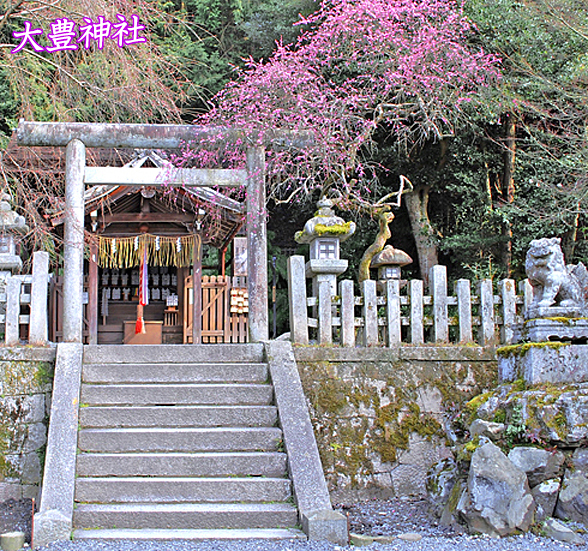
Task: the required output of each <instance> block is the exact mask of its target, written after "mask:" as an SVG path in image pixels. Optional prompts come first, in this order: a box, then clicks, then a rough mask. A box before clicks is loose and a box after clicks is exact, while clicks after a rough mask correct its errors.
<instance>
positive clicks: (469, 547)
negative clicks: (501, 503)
mask: <svg viewBox="0 0 588 551" xmlns="http://www.w3.org/2000/svg"><path fill="white" fill-rule="evenodd" d="M336 507H337V509H338V510H340V511H341V512H342V513H344V514H345V515H347V516H348V518H349V526H350V531H351V532H353V533H356V534H364V535H369V536H398V535H401V534H406V533H417V534H420V535H421V536H423V538H422V539H421V540H420V541H418V542H407V541H403V540H400V539H395V540H393V542H392V543H389V544H380V543H373V544H372V545H370V546H369V549H370V550H373V551H536V550H540V551H560V550H562V549H578V546H575V545H570V544H566V543H562V542H556V541H553V540H550V539H548V538H543V537H538V536H534V535H532V534H525V535H522V536H516V537H510V538H502V539H492V538H489V537H486V536H469V535H467V534H458V533H456V532H455V531H454V530H452V529H448V528H442V527H440V526H438V524H437V522H436V519H435V518H434V516H433V515H431V514H430V513H429V511H428V507H427V503H426V501H425V500H419V499H392V500H372V501H365V502H361V503H356V504H353V505H339V506H336ZM30 511H31V502H30V500H24V501H21V502H16V501H14V500H10V501H7V502H4V503H3V504H0V533H4V532H9V531H14V530H20V531H24V532H25V533H27V534H30ZM583 537H584V539H585V541H586V542H588V537H586V536H583ZM29 541H30V540H29ZM42 549H44V550H46V551H343V550H348V549H352V547H351V546H344V547H342V546H337V545H333V544H330V543H326V542H306V541H297V540H285V541H276V542H272V541H261V540H251V541H241V542H235V541H205V542H190V541H175V542H137V541H119V542H100V541H77V542H71V541H67V542H58V543H53V544H51V545H48V546H46V547H43V548H42Z"/></svg>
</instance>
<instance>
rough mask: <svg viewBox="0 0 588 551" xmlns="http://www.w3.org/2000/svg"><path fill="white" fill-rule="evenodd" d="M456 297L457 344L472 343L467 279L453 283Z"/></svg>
mask: <svg viewBox="0 0 588 551" xmlns="http://www.w3.org/2000/svg"><path fill="white" fill-rule="evenodd" d="M455 294H456V295H457V311H458V318H459V342H472V341H473V340H474V335H473V332H472V291H471V286H470V280H469V279H458V280H457V281H456V282H455Z"/></svg>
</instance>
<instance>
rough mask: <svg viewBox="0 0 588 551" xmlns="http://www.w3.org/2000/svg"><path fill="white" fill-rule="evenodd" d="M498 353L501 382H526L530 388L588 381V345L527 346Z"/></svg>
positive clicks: (518, 346) (521, 345)
mask: <svg viewBox="0 0 588 551" xmlns="http://www.w3.org/2000/svg"><path fill="white" fill-rule="evenodd" d="M498 353H499V356H498V377H499V380H500V381H501V382H512V381H515V380H517V379H523V380H524V381H525V383H527V384H529V385H536V384H540V383H554V384H561V383H582V382H585V381H588V345H582V344H569V343H556V342H543V343H526V344H519V345H516V346H508V347H505V348H503V349H499V351H498Z"/></svg>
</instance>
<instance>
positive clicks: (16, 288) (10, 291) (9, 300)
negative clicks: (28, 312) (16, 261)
mask: <svg viewBox="0 0 588 551" xmlns="http://www.w3.org/2000/svg"><path fill="white" fill-rule="evenodd" d="M21 285H22V282H21V280H20V278H19V277H17V276H10V277H9V278H8V279H7V280H6V322H5V328H4V339H5V342H6V344H7V345H8V346H15V345H17V344H18V343H19V337H20V335H19V333H20V289H21Z"/></svg>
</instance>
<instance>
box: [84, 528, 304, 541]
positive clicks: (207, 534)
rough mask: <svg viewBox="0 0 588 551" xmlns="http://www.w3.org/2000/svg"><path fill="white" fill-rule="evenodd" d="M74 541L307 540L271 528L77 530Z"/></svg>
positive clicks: (295, 532) (298, 532) (298, 533)
mask: <svg viewBox="0 0 588 551" xmlns="http://www.w3.org/2000/svg"><path fill="white" fill-rule="evenodd" d="M73 539H74V540H107V541H112V540H129V541H148V540H151V541H179V540H190V541H205V540H231V541H234V540H294V539H300V540H306V539H307V537H306V534H305V533H304V532H302V530H297V529H294V528H282V529H279V528H270V529H266V530H262V529H255V530H227V529H223V530H187V529H180V530H149V529H145V530H131V529H129V530H117V529H112V530H75V531H74V532H73Z"/></svg>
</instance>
